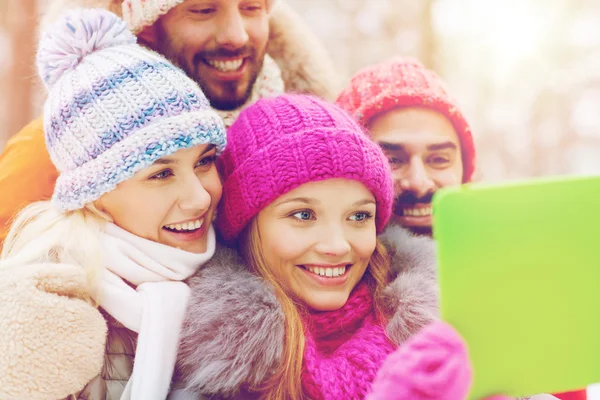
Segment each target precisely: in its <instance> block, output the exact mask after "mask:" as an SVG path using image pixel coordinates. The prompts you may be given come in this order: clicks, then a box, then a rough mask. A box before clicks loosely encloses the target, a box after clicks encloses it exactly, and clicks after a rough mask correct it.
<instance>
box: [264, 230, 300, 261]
mask: <svg viewBox="0 0 600 400" xmlns="http://www.w3.org/2000/svg"><path fill="white" fill-rule="evenodd" d="M265 233H266V234H263V233H262V232H261V235H262V237H263V243H268V246H265V247H266V248H265V249H264V250H265V253H264V254H265V258H266V261H267V263H269V264H273V266H275V265H280V264H283V263H286V262H294V261H295V260H298V259H299V258H301V257H302V256H303V254H304V253H306V251H307V248H309V247H310V246H309V245H308V243H307V238H306V235H299V234H298V233H297V232H295V231H294V229H293V228H290V227H286V226H285V224H278V225H277V226H272V227H270V229H269V230H268V232H265Z"/></svg>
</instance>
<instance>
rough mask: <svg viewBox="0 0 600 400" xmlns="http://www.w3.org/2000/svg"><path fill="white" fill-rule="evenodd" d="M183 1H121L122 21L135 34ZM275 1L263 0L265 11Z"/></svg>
mask: <svg viewBox="0 0 600 400" xmlns="http://www.w3.org/2000/svg"><path fill="white" fill-rule="evenodd" d="M184 1H185V0H123V4H122V7H123V19H124V20H125V22H127V26H128V27H129V29H131V31H132V32H133V33H135V34H137V33H139V32H140V31H142V30H143V29H144V28H145V27H147V26H150V25H153V24H154V23H155V22H156V21H157V20H158V18H160V17H161V16H162V15H165V14H166V13H168V12H169V10H171V8H173V7H175V6H177V5H179V4H181V3H183V2H184ZM275 1H276V0H265V3H266V6H267V10H268V11H270V10H271V9H272V8H273V4H274V3H275Z"/></svg>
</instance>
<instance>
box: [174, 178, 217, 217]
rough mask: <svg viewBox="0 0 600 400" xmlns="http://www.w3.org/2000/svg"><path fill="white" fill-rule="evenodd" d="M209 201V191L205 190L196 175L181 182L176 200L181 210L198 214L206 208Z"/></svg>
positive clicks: (208, 205)
mask: <svg viewBox="0 0 600 400" xmlns="http://www.w3.org/2000/svg"><path fill="white" fill-rule="evenodd" d="M211 201H212V199H211V197H210V193H208V192H207V191H206V189H205V188H204V186H202V183H201V182H200V180H199V179H198V178H197V177H195V176H194V177H192V179H189V180H186V181H185V182H182V184H181V194H180V196H179V201H178V206H179V208H180V209H181V211H184V212H186V213H187V214H194V215H198V214H200V213H204V212H205V211H206V210H208V208H209V207H210V204H211Z"/></svg>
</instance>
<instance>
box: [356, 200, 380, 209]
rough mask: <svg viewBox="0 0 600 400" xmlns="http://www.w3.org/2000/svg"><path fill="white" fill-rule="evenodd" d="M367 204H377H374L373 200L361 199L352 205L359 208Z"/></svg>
mask: <svg viewBox="0 0 600 400" xmlns="http://www.w3.org/2000/svg"><path fill="white" fill-rule="evenodd" d="M367 204H377V203H375V200H371V199H363V200H359V201H357V202H356V203H354V204H353V206H354V207H360V206H366V205H367Z"/></svg>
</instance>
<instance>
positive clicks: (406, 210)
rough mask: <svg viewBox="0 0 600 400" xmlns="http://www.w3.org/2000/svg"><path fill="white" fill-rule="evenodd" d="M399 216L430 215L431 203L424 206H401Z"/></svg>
mask: <svg viewBox="0 0 600 400" xmlns="http://www.w3.org/2000/svg"><path fill="white" fill-rule="evenodd" d="M400 211H401V214H400V215H399V216H401V217H430V216H431V204H430V205H427V206H425V207H402V208H400Z"/></svg>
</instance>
